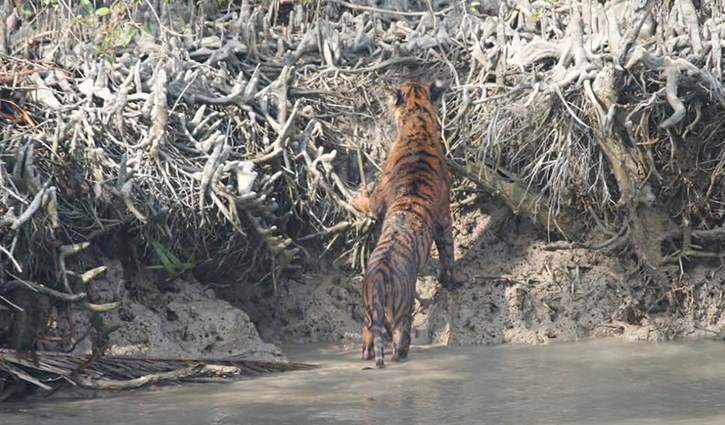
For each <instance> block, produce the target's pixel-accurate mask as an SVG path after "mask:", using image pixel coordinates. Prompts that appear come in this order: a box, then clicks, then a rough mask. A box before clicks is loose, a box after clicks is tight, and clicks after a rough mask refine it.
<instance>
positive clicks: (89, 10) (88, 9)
mask: <svg viewBox="0 0 725 425" xmlns="http://www.w3.org/2000/svg"><path fill="white" fill-rule="evenodd" d="M81 4H82V5H83V10H85V11H86V13H88V14H92V13H93V3H91V2H90V1H88V0H81Z"/></svg>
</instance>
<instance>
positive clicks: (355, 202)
mask: <svg viewBox="0 0 725 425" xmlns="http://www.w3.org/2000/svg"><path fill="white" fill-rule="evenodd" d="M350 204H352V206H353V207H354V208H355V209H357V210H359V211H362V212H365V213H367V212H369V211H370V192H368V190H367V189H365V188H363V189H360V192H358V193H357V195H355V196H354V197H353V198H352V200H351V201H350Z"/></svg>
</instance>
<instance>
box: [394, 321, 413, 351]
mask: <svg viewBox="0 0 725 425" xmlns="http://www.w3.org/2000/svg"><path fill="white" fill-rule="evenodd" d="M410 327H411V317H410V315H409V314H408V315H407V317H404V318H403V317H401V318H400V320H399V321H398V323H396V326H395V328H394V329H393V361H394V362H399V361H401V360H405V359H406V358H408V350H409V349H410Z"/></svg>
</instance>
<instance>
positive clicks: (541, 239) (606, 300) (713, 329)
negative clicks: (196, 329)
mask: <svg viewBox="0 0 725 425" xmlns="http://www.w3.org/2000/svg"><path fill="white" fill-rule="evenodd" d="M455 240H456V258H457V262H456V264H457V267H458V270H459V273H460V275H461V277H462V278H464V280H465V282H466V284H465V286H464V287H463V288H460V289H459V290H457V291H454V292H452V293H451V292H446V291H444V290H442V289H439V287H438V284H437V282H436V278H435V276H436V267H437V264H438V263H437V258H436V252H435V250H433V251H432V254H431V259H430V260H429V261H428V264H427V265H426V267H425V268H424V270H423V272H422V273H421V275H420V276H419V279H418V293H419V294H420V296H421V298H422V300H423V305H421V303H419V302H416V310H415V320H414V327H415V331H414V335H413V342H414V344H422V345H425V344H448V345H466V344H499V343H508V342H512V343H528V344H541V343H547V342H549V341H551V340H559V341H573V340H577V339H580V338H585V337H607V336H616V337H621V338H624V339H627V340H647V341H665V340H672V339H676V338H713V337H718V336H719V334H720V332H721V330H722V329H723V327H724V326H725V319H723V317H722V312H723V302H722V298H723V291H722V287H723V277H724V276H725V273H723V271H722V270H721V269H718V270H716V269H714V268H709V269H708V268H705V267H702V268H695V269H693V270H690V271H689V272H687V273H686V274H685V275H684V276H683V278H682V281H681V285H680V287H678V288H672V289H670V290H668V291H663V292H662V293H654V292H653V291H652V290H651V288H650V289H647V288H648V286H647V285H645V284H644V283H640V282H638V281H637V280H636V278H637V277H636V276H634V277H632V276H628V275H627V274H626V272H625V267H623V265H622V264H621V262H620V260H617V259H612V258H609V257H607V256H605V255H602V254H599V253H597V252H593V251H590V250H586V249H572V250H559V251H550V250H547V249H546V246H547V241H546V233H545V232H544V231H542V230H539V229H537V228H535V227H534V226H533V225H532V223H531V222H530V221H529V220H527V219H524V218H521V217H517V216H515V215H513V214H511V211H510V210H509V209H508V208H507V207H506V206H505V205H503V203H501V202H498V201H495V200H493V201H491V200H489V201H487V202H485V203H484V204H481V205H478V206H476V207H475V208H471V209H469V210H468V211H463V212H459V213H458V214H456V217H455ZM325 268H327V269H328V270H332V269H333V267H332V266H330V265H326V266H321V267H319V271H318V272H317V273H315V274H312V275H307V276H306V277H305V278H304V279H302V280H299V281H294V280H290V281H287V282H285V284H284V285H282V287H281V289H280V292H281V293H280V294H278V295H277V296H274V295H272V294H271V292H270V291H263V290H257V291H251V292H245V293H238V294H229V293H227V294H226V296H229V297H231V298H233V301H232V302H233V303H234V304H236V305H239V306H240V307H241V308H242V309H244V310H245V311H246V312H247V313H248V314H249V315H250V317H251V318H252V321H253V322H254V323H255V324H256V325H257V327H258V330H259V332H260V335H261V336H262V339H264V340H266V341H270V342H274V343H276V344H285V343H307V342H335V343H339V344H341V345H342V346H344V347H346V348H350V349H356V348H357V347H359V345H358V344H359V342H360V340H361V336H360V324H361V323H362V319H361V318H362V308H361V304H360V303H361V293H360V291H361V276H360V275H359V274H356V273H353V272H351V271H349V270H342V269H339V268H338V269H335V270H333V271H332V272H329V271H328V272H325V271H324V269H325ZM645 305H649V306H653V307H651V308H650V309H649V310H646V309H645V308H644V307H643V306H645Z"/></svg>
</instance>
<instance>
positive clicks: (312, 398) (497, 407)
mask: <svg viewBox="0 0 725 425" xmlns="http://www.w3.org/2000/svg"><path fill="white" fill-rule="evenodd" d="M288 352H289V357H290V359H291V360H294V361H307V362H313V363H319V364H321V365H322V367H321V368H320V369H319V370H314V371H303V372H294V373H288V374H280V375H274V376H268V377H265V378H261V379H249V380H244V381H238V382H234V383H231V384H194V385H184V386H179V387H172V388H165V389H161V390H154V391H143V392H136V393H129V394H125V395H122V396H119V397H115V398H111V399H100V400H85V401H72V402H67V401H58V400H56V401H53V402H46V403H35V404H8V403H6V404H4V405H0V423H2V424H3V425H6V424H10V425H15V424H27V423H32V422H34V421H37V420H38V419H41V420H42V421H43V422H44V423H53V424H63V425H64V424H68V425H70V424H73V425H84V424H89V425H90V424H94V425H95V424H97V423H98V420H99V419H101V420H103V421H104V422H106V423H113V424H119V425H120V424H128V425H136V424H139V425H140V424H168V423H180V424H204V425H206V424H219V425H226V424H240V423H249V424H287V423H289V424H300V425H303V424H381V423H386V424H406V425H407V424H436V425H438V424H541V425H544V424H632V425H644V424H655V423H658V424H659V423H663V422H666V423H672V424H710V423H725V345H724V344H723V343H719V342H712V341H699V342H683V343H667V344H662V343H660V344H658V343H628V342H623V341H616V340H608V341H592V342H582V343H575V344H552V345H548V346H513V345H503V346H495V347H432V348H421V347H414V350H413V351H412V352H411V356H410V361H408V362H406V363H404V364H393V363H390V364H389V366H388V368H387V369H385V370H383V371H377V370H371V371H363V370H361V369H362V366H363V363H362V362H360V361H359V360H358V358H359V353H357V351H356V352H353V353H349V352H348V353H342V352H339V351H337V350H336V349H334V348H330V347H329V346H305V347H292V348H290V347H288Z"/></svg>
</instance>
